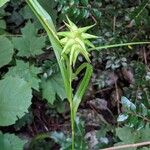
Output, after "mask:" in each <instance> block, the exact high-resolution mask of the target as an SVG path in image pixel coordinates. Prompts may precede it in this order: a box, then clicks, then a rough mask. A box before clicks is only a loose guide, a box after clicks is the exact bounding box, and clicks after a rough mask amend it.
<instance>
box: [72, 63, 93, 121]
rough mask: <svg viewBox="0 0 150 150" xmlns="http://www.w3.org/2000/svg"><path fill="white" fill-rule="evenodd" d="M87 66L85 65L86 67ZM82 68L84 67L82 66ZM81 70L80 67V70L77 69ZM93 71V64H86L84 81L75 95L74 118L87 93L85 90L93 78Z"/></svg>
mask: <svg viewBox="0 0 150 150" xmlns="http://www.w3.org/2000/svg"><path fill="white" fill-rule="evenodd" d="M84 65H85V64H84ZM84 67H85V66H83V68H84ZM81 68H82V67H81ZM78 72H80V69H79V71H77V73H78ZM92 73H93V69H92V66H91V65H90V64H88V63H87V64H86V72H85V75H84V77H83V79H82V81H81V82H80V84H79V87H78V89H77V92H76V93H75V95H74V98H73V111H74V112H73V113H74V114H73V115H74V118H75V117H76V112H77V110H78V107H79V104H80V103H81V100H82V97H83V95H84V94H85V91H86V89H87V86H88V84H89V81H90V78H91V75H92Z"/></svg>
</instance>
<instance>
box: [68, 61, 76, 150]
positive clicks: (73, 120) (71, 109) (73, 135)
mask: <svg viewBox="0 0 150 150" xmlns="http://www.w3.org/2000/svg"><path fill="white" fill-rule="evenodd" d="M66 61H67V64H68V65H67V67H68V74H69V84H70V87H69V92H70V94H69V95H70V97H68V100H69V102H70V114H71V115H70V117H71V131H72V150H74V146H75V128H74V124H75V118H74V110H73V108H74V107H73V93H72V74H73V70H72V66H71V65H70V64H69V59H66Z"/></svg>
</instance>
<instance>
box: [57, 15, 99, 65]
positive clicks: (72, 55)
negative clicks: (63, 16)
mask: <svg viewBox="0 0 150 150" xmlns="http://www.w3.org/2000/svg"><path fill="white" fill-rule="evenodd" d="M67 20H68V23H65V25H66V26H67V27H68V29H69V30H70V31H64V32H58V36H62V37H63V38H62V39H61V40H60V43H61V44H62V46H63V51H62V53H61V56H62V57H63V56H64V55H68V54H69V61H70V65H73V66H74V65H75V63H76V59H77V57H78V55H79V54H82V55H83V57H84V58H85V59H86V60H87V61H88V62H90V59H89V53H88V51H87V47H92V48H94V45H93V44H92V43H91V42H90V41H89V39H92V38H97V36H94V35H91V34H88V33H86V31H87V30H89V29H90V28H92V27H93V26H94V25H91V26H87V27H82V28H78V27H77V26H76V25H75V24H74V23H73V22H72V21H70V19H69V18H68V17H67Z"/></svg>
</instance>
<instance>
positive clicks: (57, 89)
mask: <svg viewBox="0 0 150 150" xmlns="http://www.w3.org/2000/svg"><path fill="white" fill-rule="evenodd" d="M63 85H64V84H63V80H62V77H61V74H60V73H55V74H53V75H51V76H50V78H49V79H43V80H42V95H43V98H45V99H46V100H47V101H48V102H49V103H51V104H53V103H54V101H55V99H56V98H55V96H56V94H57V95H58V96H59V97H60V98H61V99H64V98H66V95H65V90H64V86H63Z"/></svg>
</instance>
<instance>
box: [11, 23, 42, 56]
mask: <svg viewBox="0 0 150 150" xmlns="http://www.w3.org/2000/svg"><path fill="white" fill-rule="evenodd" d="M21 31H22V36H21V37H14V38H13V39H12V41H13V43H14V47H15V48H16V49H17V50H18V51H19V52H18V56H21V57H28V58H29V57H35V56H36V55H39V54H42V53H43V51H42V48H43V47H44V46H45V37H44V36H41V37H38V36H37V32H36V28H35V27H34V24H32V23H31V22H28V24H27V25H26V26H25V27H24V28H23V29H22V30H21Z"/></svg>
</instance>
